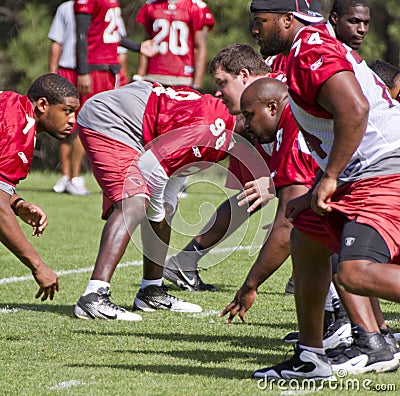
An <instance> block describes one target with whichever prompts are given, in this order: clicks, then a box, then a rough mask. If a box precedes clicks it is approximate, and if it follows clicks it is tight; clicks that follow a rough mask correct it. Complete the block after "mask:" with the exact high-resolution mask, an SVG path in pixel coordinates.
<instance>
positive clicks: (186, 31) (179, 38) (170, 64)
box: [136, 0, 215, 77]
mask: <svg viewBox="0 0 400 396" xmlns="http://www.w3.org/2000/svg"><path fill="white" fill-rule="evenodd" d="M136 21H137V22H138V23H140V24H142V25H144V27H145V29H146V31H147V34H148V35H149V37H151V38H152V39H154V41H155V44H156V45H157V47H158V48H159V51H160V52H159V54H158V55H156V56H154V57H152V58H149V59H148V68H147V73H148V74H161V75H166V76H176V77H192V76H193V71H194V34H195V32H197V31H198V30H202V29H203V27H204V26H208V27H209V28H212V27H213V26H214V23H215V21H214V17H213V15H212V13H211V11H210V9H209V8H208V7H207V5H206V4H205V3H204V2H203V1H201V0H180V1H177V2H171V3H169V2H168V1H167V0H159V1H154V0H149V1H147V2H146V4H145V5H143V7H142V8H141V9H140V10H139V13H138V15H137V17H136Z"/></svg>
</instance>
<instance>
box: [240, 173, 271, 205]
mask: <svg viewBox="0 0 400 396" xmlns="http://www.w3.org/2000/svg"><path fill="white" fill-rule="evenodd" d="M273 190H274V188H273V184H272V181H271V178H270V177H267V176H264V177H260V178H259V179H256V180H252V181H249V182H247V183H246V184H245V185H244V191H242V192H241V193H240V194H239V195H238V196H237V200H238V201H239V202H238V205H239V206H244V205H249V204H250V206H249V207H248V209H247V212H248V213H251V212H253V211H254V210H255V209H257V208H258V207H259V206H260V205H266V204H267V203H268V202H269V201H270V200H271V199H272V198H274V197H275V194H274V191H273Z"/></svg>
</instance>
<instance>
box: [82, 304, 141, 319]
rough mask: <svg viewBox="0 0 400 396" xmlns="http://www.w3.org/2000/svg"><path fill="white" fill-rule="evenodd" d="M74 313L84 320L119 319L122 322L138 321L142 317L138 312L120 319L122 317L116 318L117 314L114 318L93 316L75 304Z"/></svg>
mask: <svg viewBox="0 0 400 396" xmlns="http://www.w3.org/2000/svg"><path fill="white" fill-rule="evenodd" d="M74 315H75V317H77V318H78V319H84V320H96V319H99V320H121V321H124V322H140V321H141V320H142V317H141V316H140V315H138V314H133V317H132V316H131V318H130V319H122V318H118V316H117V317H116V318H106V317H103V318H95V317H93V316H92V315H90V314H88V313H87V312H86V311H85V310H84V309H82V308H81V307H80V306H78V305H76V306H75V308H74Z"/></svg>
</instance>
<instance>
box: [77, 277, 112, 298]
mask: <svg viewBox="0 0 400 396" xmlns="http://www.w3.org/2000/svg"><path fill="white" fill-rule="evenodd" d="M100 287H104V288H106V287H108V288H109V287H110V284H109V283H108V282H104V281H101V280H90V281H89V283H88V285H87V287H86V290H85V293H83V295H84V296H86V295H87V294H89V293H96V292H97V290H98V289H100Z"/></svg>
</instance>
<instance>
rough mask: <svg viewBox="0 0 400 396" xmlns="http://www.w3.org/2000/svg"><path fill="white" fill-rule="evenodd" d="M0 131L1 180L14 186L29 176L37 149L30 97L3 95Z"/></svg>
mask: <svg viewBox="0 0 400 396" xmlns="http://www.w3.org/2000/svg"><path fill="white" fill-rule="evenodd" d="M0 128H1V130H0V180H1V181H3V182H5V183H8V184H11V185H12V186H14V187H15V186H16V185H17V184H18V182H19V181H20V180H22V179H25V177H26V176H27V174H28V172H29V168H30V166H31V162H32V157H33V150H34V147H35V135H36V123H35V116H34V112H33V108H32V104H31V102H30V100H29V99H28V97H27V96H22V95H20V94H18V93H15V92H10V91H6V92H1V93H0Z"/></svg>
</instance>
